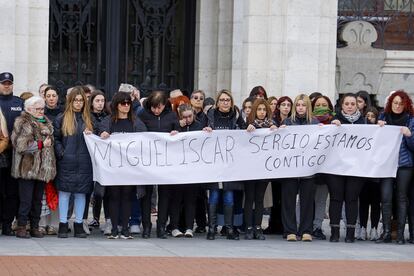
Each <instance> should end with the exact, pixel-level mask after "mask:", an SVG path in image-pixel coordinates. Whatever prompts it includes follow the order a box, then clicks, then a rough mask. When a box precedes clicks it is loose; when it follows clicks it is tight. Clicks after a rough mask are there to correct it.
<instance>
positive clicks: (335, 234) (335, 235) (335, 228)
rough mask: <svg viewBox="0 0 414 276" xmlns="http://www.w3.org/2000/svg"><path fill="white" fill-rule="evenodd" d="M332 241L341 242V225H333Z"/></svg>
mask: <svg viewBox="0 0 414 276" xmlns="http://www.w3.org/2000/svg"><path fill="white" fill-rule="evenodd" d="M329 241H330V242H339V225H331V237H330V238H329Z"/></svg>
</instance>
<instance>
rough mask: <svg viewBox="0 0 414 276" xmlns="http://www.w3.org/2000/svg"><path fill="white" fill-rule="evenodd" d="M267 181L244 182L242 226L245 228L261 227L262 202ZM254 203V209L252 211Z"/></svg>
mask: <svg viewBox="0 0 414 276" xmlns="http://www.w3.org/2000/svg"><path fill="white" fill-rule="evenodd" d="M267 184H268V181H263V180H253V181H246V182H245V185H244V224H245V225H246V227H251V226H253V225H254V226H261V225H262V218H263V200H264V195H265V192H266V188H267ZM253 203H254V209H253Z"/></svg>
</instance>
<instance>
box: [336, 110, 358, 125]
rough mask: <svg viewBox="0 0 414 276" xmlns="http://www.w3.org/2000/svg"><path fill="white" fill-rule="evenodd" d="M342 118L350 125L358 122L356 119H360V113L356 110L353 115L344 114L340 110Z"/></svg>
mask: <svg viewBox="0 0 414 276" xmlns="http://www.w3.org/2000/svg"><path fill="white" fill-rule="evenodd" d="M341 114H342V116H344V117H345V119H346V120H347V121H348V122H350V123H351V124H353V123H355V122H356V121H358V119H359V118H360V117H361V112H360V111H359V110H358V109H357V111H356V112H355V113H354V114H351V115H350V114H346V113H345V112H344V111H343V110H341Z"/></svg>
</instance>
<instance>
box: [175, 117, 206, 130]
mask: <svg viewBox="0 0 414 276" xmlns="http://www.w3.org/2000/svg"><path fill="white" fill-rule="evenodd" d="M203 128H204V126H203V124H202V123H201V122H199V121H197V120H194V122H193V123H192V124H191V125H189V126H184V127H180V129H179V131H180V132H186V131H197V130H203Z"/></svg>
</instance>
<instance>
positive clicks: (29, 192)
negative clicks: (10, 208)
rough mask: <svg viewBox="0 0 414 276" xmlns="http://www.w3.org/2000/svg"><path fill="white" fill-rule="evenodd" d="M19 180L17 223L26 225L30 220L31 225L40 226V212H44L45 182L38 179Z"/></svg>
mask: <svg viewBox="0 0 414 276" xmlns="http://www.w3.org/2000/svg"><path fill="white" fill-rule="evenodd" d="M18 182H19V197H20V204H19V214H18V219H17V224H18V225H19V226H26V225H27V222H28V221H29V220H30V227H31V228H32V229H37V228H38V227H39V221H40V213H41V212H42V197H43V192H44V190H45V182H43V181H38V180H26V179H21V178H19V179H18Z"/></svg>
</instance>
